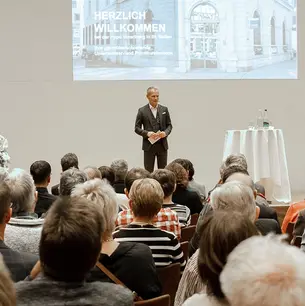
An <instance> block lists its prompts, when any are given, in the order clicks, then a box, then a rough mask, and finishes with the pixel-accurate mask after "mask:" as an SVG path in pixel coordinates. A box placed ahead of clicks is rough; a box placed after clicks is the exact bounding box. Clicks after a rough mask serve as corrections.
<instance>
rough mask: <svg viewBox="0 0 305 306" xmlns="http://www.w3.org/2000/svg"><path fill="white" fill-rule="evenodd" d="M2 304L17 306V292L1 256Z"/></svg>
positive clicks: (0, 298)
mask: <svg viewBox="0 0 305 306" xmlns="http://www.w3.org/2000/svg"><path fill="white" fill-rule="evenodd" d="M0 303H1V305H2V306H16V290H15V288H14V284H13V282H12V280H11V278H10V273H9V271H8V270H7V268H6V266H5V264H4V262H3V258H2V256H0Z"/></svg>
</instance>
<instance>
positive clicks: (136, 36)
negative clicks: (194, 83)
mask: <svg viewBox="0 0 305 306" xmlns="http://www.w3.org/2000/svg"><path fill="white" fill-rule="evenodd" d="M72 36H73V37H72V42H73V46H72V53H73V76H74V80H79V81H82V80H83V81H90V80H92V81H93V80H177V79H189V80H192V79H197V80H198V79H297V78H298V73H297V56H298V54H297V3H296V0H213V1H205V0H72Z"/></svg>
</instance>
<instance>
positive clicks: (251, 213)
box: [211, 181, 256, 222]
mask: <svg viewBox="0 0 305 306" xmlns="http://www.w3.org/2000/svg"><path fill="white" fill-rule="evenodd" d="M211 206H212V208H213V210H222V211H223V210H225V211H228V212H231V211H238V212H240V213H241V214H242V215H244V216H245V217H248V218H249V219H250V220H251V221H252V222H254V221H255V218H256V203H255V199H254V194H253V190H252V189H251V188H250V187H248V186H247V185H245V184H243V183H241V182H238V181H232V182H228V183H225V184H223V185H221V186H220V187H218V188H216V189H215V190H214V191H213V192H212V194H211Z"/></svg>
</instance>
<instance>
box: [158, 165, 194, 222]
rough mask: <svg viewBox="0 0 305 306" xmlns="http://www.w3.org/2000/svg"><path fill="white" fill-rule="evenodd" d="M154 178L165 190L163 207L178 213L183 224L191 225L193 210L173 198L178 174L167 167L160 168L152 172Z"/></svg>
mask: <svg viewBox="0 0 305 306" xmlns="http://www.w3.org/2000/svg"><path fill="white" fill-rule="evenodd" d="M152 178H153V179H155V180H156V181H158V182H159V183H160V185H161V187H162V189H163V192H164V199H163V205H162V208H164V209H171V210H173V211H175V212H176V213H177V215H178V219H179V222H180V223H181V224H182V225H183V226H186V225H189V223H190V219H191V218H190V217H191V212H190V209H189V208H188V207H187V206H185V205H180V204H176V203H174V202H173V200H172V196H173V193H174V191H175V189H176V176H175V174H174V173H173V172H171V171H169V170H166V169H158V170H155V171H154V172H153V173H152Z"/></svg>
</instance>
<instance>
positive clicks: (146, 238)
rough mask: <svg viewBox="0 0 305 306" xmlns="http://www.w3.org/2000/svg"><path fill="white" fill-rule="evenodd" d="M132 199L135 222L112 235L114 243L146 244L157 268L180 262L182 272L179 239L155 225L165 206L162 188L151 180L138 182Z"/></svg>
mask: <svg viewBox="0 0 305 306" xmlns="http://www.w3.org/2000/svg"><path fill="white" fill-rule="evenodd" d="M129 197H130V207H131V210H132V213H133V217H134V220H133V222H132V223H131V224H130V225H128V226H127V227H126V228H121V229H120V230H118V231H116V232H114V233H113V237H114V238H115V240H116V241H117V242H123V241H132V242H139V243H145V244H146V245H148V246H149V247H150V248H151V251H152V254H153V258H154V261H155V264H156V267H157V268H158V267H165V266H168V265H170V264H171V263H176V262H179V263H180V264H181V270H183V269H184V266H185V260H184V258H183V252H182V250H181V246H180V243H179V241H178V239H177V237H176V236H175V235H174V234H173V233H170V232H167V231H163V230H161V229H159V228H157V227H155V226H154V225H153V220H154V218H155V217H156V215H157V214H158V212H159V211H160V209H161V207H162V203H163V197H164V193H163V190H162V188H161V186H160V184H159V183H158V182H157V181H156V180H154V179H150V178H146V179H139V180H136V181H135V182H133V184H132V187H131V190H130V194H129Z"/></svg>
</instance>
